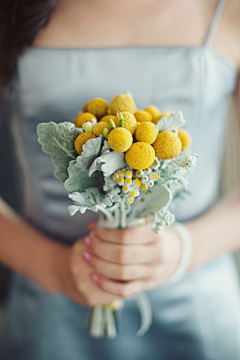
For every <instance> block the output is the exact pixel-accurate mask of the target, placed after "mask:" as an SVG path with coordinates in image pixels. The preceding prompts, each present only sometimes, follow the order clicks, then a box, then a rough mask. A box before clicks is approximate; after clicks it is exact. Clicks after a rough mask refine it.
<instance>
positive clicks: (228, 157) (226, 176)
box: [0, 99, 240, 352]
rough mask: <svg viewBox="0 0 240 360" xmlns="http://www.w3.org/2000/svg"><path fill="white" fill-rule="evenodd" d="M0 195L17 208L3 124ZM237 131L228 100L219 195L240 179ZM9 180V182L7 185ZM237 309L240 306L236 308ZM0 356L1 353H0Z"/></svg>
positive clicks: (4, 283) (2, 280) (2, 296)
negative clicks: (227, 119) (227, 120)
mask: <svg viewBox="0 0 240 360" xmlns="http://www.w3.org/2000/svg"><path fill="white" fill-rule="evenodd" d="M0 154H1V155H0V169H1V176H0V195H1V196H2V197H3V198H4V199H5V200H6V201H7V202H8V203H9V204H10V205H11V206H12V207H13V208H14V209H16V210H18V208H19V202H18V199H17V197H16V195H15V191H14V189H16V187H17V186H18V184H17V178H16V176H12V174H14V166H13V161H12V159H11V141H10V134H9V132H8V129H7V127H6V124H0ZM239 154H240V131H239V122H238V121H237V115H236V107H235V106H234V99H231V102H230V108H229V122H228V131H227V135H226V151H225V158H224V164H223V176H222V184H221V193H222V195H224V194H225V193H226V192H228V191H229V190H231V189H233V188H234V187H235V186H236V184H237V183H238V182H239V179H240V167H238V166H237V164H238V163H239V161H238V159H240V156H239ZM10 180H11V181H10ZM234 257H235V259H236V263H237V266H238V271H239V274H240V250H239V251H237V252H235V253H234ZM10 277H11V272H10V270H9V269H7V268H6V267H4V266H3V265H2V264H1V263H0V350H1V346H2V336H3V331H4V330H3V322H4V314H5V302H6V297H7V289H8V284H9V281H10ZM239 306H240V304H239ZM0 352H1V351H0Z"/></svg>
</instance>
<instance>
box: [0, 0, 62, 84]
mask: <svg viewBox="0 0 240 360" xmlns="http://www.w3.org/2000/svg"><path fill="white" fill-rule="evenodd" d="M58 1H59V0H0V82H1V85H6V84H7V83H8V82H9V80H10V79H11V77H12V75H13V73H14V70H15V66H16V61H17V58H18V56H19V55H20V54H21V52H22V51H23V50H24V48H25V47H27V46H30V45H31V44H32V43H33V40H34V38H35V37H36V35H37V34H38V32H39V31H40V30H41V29H42V28H44V26H46V24H47V23H48V21H49V19H50V17H51V14H52V12H53V10H54V8H55V6H56V5H57V3H58Z"/></svg>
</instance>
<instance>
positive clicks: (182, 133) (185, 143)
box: [178, 129, 191, 152]
mask: <svg viewBox="0 0 240 360" xmlns="http://www.w3.org/2000/svg"><path fill="white" fill-rule="evenodd" d="M178 137H179V139H180V140H181V143H182V150H181V152H183V151H186V150H187V149H188V148H189V146H190V145H191V138H190V135H189V133H188V132H187V131H186V130H184V129H178Z"/></svg>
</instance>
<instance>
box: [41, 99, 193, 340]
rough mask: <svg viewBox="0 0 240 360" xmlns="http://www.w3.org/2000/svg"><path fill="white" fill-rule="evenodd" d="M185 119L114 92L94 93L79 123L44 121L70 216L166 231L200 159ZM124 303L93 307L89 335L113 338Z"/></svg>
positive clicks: (45, 145)
mask: <svg viewBox="0 0 240 360" xmlns="http://www.w3.org/2000/svg"><path fill="white" fill-rule="evenodd" d="M184 124H185V120H184V118H183V115H182V113H181V112H180V111H177V112H165V113H160V111H159V110H158V108H157V107H156V106H154V105H151V106H149V107H148V108H146V109H144V110H140V111H139V110H138V109H137V108H136V104H135V102H134V100H133V98H132V96H131V95H130V94H128V93H126V94H123V95H118V96H116V97H114V98H113V100H112V101H111V103H110V106H108V103H107V101H106V100H104V99H102V98H96V99H93V100H91V101H89V102H88V103H87V104H86V105H84V107H83V112H82V113H81V114H79V115H78V116H77V118H76V119H75V124H74V123H73V122H62V123H58V124H56V123H54V122H50V123H41V124H39V125H38V128H37V133H38V141H39V143H40V144H41V145H42V150H43V151H44V152H45V153H47V154H50V155H51V157H52V161H53V164H54V165H55V167H56V170H55V172H54V175H55V177H56V178H58V179H60V180H61V181H62V182H63V184H64V186H65V188H66V191H67V192H68V196H69V198H70V199H71V200H72V201H73V204H72V205H70V206H69V208H68V209H69V213H70V215H71V216H73V215H74V214H76V213H77V212H80V213H81V214H84V213H85V212H86V210H91V211H94V212H98V213H99V222H98V226H100V227H105V228H112V229H117V228H126V227H131V226H139V225H142V224H144V223H145V221H146V219H148V220H149V221H151V223H152V230H153V231H155V232H156V233H160V232H161V230H162V229H163V227H164V226H166V225H171V224H172V223H173V222H174V220H175V217H174V215H173V214H171V213H170V211H169V210H168V207H169V205H170V204H171V202H172V200H173V199H174V198H176V197H178V196H180V195H181V194H182V193H184V192H187V190H186V188H187V176H188V175H189V173H190V172H191V171H192V169H193V168H194V167H195V165H196V159H197V157H198V156H197V155H196V154H191V153H190V151H189V150H188V151H187V152H185V151H186V150H187V149H188V148H189V146H190V143H191V140H190V136H189V134H188V132H187V131H186V130H183V129H180V127H182V126H183V125H184ZM184 152H185V153H184ZM181 153H184V154H182V156H179V154H181ZM122 306H123V302H122V301H120V300H119V301H116V302H113V303H111V304H106V306H96V307H95V308H93V309H92V311H91V314H90V321H89V328H90V333H91V335H92V336H94V337H101V336H104V335H105V334H107V336H109V337H111V338H114V337H115V336H116V335H117V321H116V317H117V314H118V312H119V310H120V309H121V308H122ZM140 307H141V306H140ZM143 307H144V306H143ZM145 307H146V306H145ZM148 326H149V325H146V324H145V325H143V327H142V329H140V333H139V334H143V332H144V331H146V328H147V327H148ZM143 328H145V330H144V331H143Z"/></svg>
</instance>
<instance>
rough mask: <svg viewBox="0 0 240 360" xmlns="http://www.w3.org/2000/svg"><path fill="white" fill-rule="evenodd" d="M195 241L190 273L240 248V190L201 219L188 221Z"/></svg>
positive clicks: (187, 224)
mask: <svg viewBox="0 0 240 360" xmlns="http://www.w3.org/2000/svg"><path fill="white" fill-rule="evenodd" d="M185 225H186V226H187V227H188V229H189V230H190V232H191V234H192V239H193V253H192V260H191V263H190V266H189V270H191V269H194V268H196V267H198V266H200V265H202V264H204V263H206V262H207V261H209V260H211V259H213V258H214V257H216V256H217V255H220V254H221V253H224V252H228V251H233V250H235V249H237V248H238V247H239V246H240V189H239V188H238V189H237V190H236V191H234V192H233V193H231V194H230V195H229V196H228V197H226V198H224V199H223V200H222V201H220V202H219V203H218V204H217V205H216V206H215V207H214V208H213V209H212V210H210V211H209V212H207V213H206V214H204V215H203V216H201V217H200V218H198V219H196V220H193V221H190V222H187V223H185Z"/></svg>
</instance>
